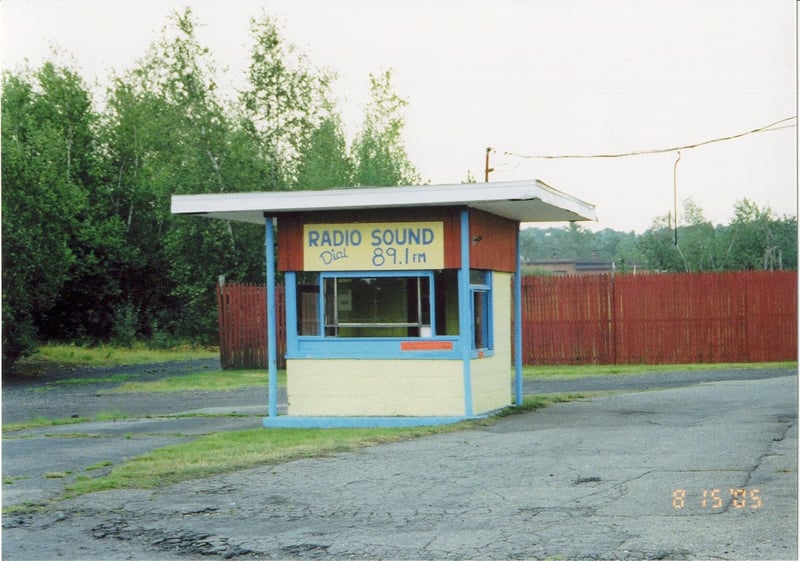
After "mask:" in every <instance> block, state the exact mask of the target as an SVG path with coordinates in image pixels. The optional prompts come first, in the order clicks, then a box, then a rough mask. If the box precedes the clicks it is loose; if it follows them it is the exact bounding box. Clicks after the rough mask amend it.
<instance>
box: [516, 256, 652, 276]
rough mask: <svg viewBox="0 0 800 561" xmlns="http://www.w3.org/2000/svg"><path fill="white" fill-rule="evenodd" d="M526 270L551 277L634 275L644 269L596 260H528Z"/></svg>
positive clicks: (525, 264) (525, 263)
mask: <svg viewBox="0 0 800 561" xmlns="http://www.w3.org/2000/svg"><path fill="white" fill-rule="evenodd" d="M524 266H525V267H526V268H527V269H538V270H540V271H543V272H544V271H546V272H548V273H550V274H553V275H600V274H608V273H617V272H622V271H623V270H624V271H625V272H627V273H633V274H636V273H637V272H643V271H644V269H643V268H641V267H639V266H638V265H636V264H633V265H631V264H625V265H624V268H623V265H621V264H618V263H616V262H615V261H599V260H597V259H530V260H526V261H525V262H524Z"/></svg>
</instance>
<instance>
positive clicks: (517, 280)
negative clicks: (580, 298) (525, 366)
mask: <svg viewBox="0 0 800 561" xmlns="http://www.w3.org/2000/svg"><path fill="white" fill-rule="evenodd" d="M516 246H517V270H516V272H515V273H514V388H515V394H516V395H515V397H516V400H515V401H516V404H517V406H518V407H519V406H520V405H522V258H521V256H520V247H519V224H517V243H516Z"/></svg>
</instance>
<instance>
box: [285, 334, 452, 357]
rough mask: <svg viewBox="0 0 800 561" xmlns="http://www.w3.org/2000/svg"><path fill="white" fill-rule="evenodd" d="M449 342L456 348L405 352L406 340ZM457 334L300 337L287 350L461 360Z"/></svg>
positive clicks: (314, 354)
mask: <svg viewBox="0 0 800 561" xmlns="http://www.w3.org/2000/svg"><path fill="white" fill-rule="evenodd" d="M424 341H434V342H435V341H449V342H452V343H453V349H452V350H418V351H403V350H401V348H400V345H401V343H403V342H424ZM459 345H460V341H459V339H458V338H457V337H431V338H428V337H425V338H421V337H312V336H303V337H298V338H297V342H296V348H295V350H294V351H293V352H291V353H289V352H287V354H286V358H288V359H295V358H318V359H325V358H362V359H373V360H381V359H383V360H406V359H437V360H458V359H460V358H462V354H461V350H460V349H459Z"/></svg>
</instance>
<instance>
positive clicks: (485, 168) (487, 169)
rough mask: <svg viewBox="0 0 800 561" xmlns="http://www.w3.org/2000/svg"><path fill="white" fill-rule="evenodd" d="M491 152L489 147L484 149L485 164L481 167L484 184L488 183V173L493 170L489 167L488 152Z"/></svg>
mask: <svg viewBox="0 0 800 561" xmlns="http://www.w3.org/2000/svg"><path fill="white" fill-rule="evenodd" d="M491 151H492V148H491V147H489V148H487V149H486V163H485V164H484V166H483V181H484V183H489V172H492V171H494V168H490V167H489V152H491Z"/></svg>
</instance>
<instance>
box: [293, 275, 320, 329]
mask: <svg viewBox="0 0 800 561" xmlns="http://www.w3.org/2000/svg"><path fill="white" fill-rule="evenodd" d="M296 276H297V281H296V283H297V334H298V335H319V274H318V273H303V272H300V273H297V275H296Z"/></svg>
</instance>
